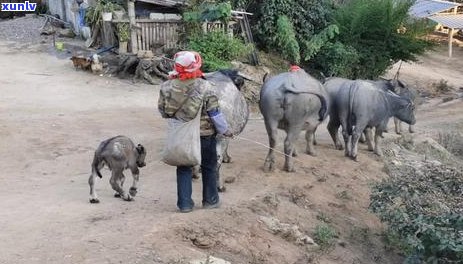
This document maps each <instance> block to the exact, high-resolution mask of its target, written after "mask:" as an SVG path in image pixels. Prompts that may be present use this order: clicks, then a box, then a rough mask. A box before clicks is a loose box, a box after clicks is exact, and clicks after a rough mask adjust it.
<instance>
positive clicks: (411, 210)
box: [370, 163, 463, 263]
mask: <svg viewBox="0 0 463 264" xmlns="http://www.w3.org/2000/svg"><path fill="white" fill-rule="evenodd" d="M391 171H395V172H396V174H392V175H390V178H389V179H387V180H384V181H383V182H382V183H380V184H378V185H377V186H375V187H374V189H373V192H372V194H371V197H370V198H371V203H370V209H371V210H372V211H373V212H375V213H376V214H377V215H378V216H379V218H380V219H381V221H383V222H386V223H388V225H389V232H390V233H391V234H390V237H393V238H394V243H395V244H396V245H400V248H401V249H402V250H404V253H405V254H406V255H407V262H408V263H423V262H425V263H459V262H458V261H461V260H462V259H463V196H462V193H463V174H462V172H461V170H459V169H456V168H452V167H448V166H445V165H435V164H433V163H425V164H424V165H423V166H422V167H420V166H416V165H415V166H409V165H403V167H400V168H397V169H396V170H391ZM397 172H400V173H397Z"/></svg>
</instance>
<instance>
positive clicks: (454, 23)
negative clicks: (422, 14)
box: [428, 15, 463, 28]
mask: <svg viewBox="0 0 463 264" xmlns="http://www.w3.org/2000/svg"><path fill="white" fill-rule="evenodd" d="M428 18H429V19H431V20H434V21H436V22H437V23H440V24H442V25H443V26H445V27H448V28H463V15H435V16H430V17H428Z"/></svg>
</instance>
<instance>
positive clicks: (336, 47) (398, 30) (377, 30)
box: [313, 0, 432, 79]
mask: <svg viewBox="0 0 463 264" xmlns="http://www.w3.org/2000/svg"><path fill="white" fill-rule="evenodd" d="M412 4H413V1H396V0H351V1H349V2H348V3H347V4H345V5H343V6H341V7H340V8H338V9H337V10H336V11H335V13H334V22H335V24H336V25H337V26H338V27H339V35H338V36H337V37H336V38H334V39H333V41H332V44H330V45H327V46H326V47H324V48H323V52H320V53H318V55H317V56H316V57H315V59H314V63H313V64H314V67H316V68H318V69H319V70H321V71H322V72H324V73H327V74H334V75H341V76H343V77H347V78H352V79H356V78H368V79H375V78H377V77H378V76H380V75H382V74H384V72H385V71H386V70H387V69H388V68H389V67H390V66H391V65H393V64H394V63H395V62H397V61H399V60H403V61H414V60H416V58H417V57H416V56H417V55H419V54H422V53H424V52H425V51H426V50H427V49H429V48H431V47H432V43H431V42H430V41H427V40H425V39H424V38H423V36H424V35H426V34H427V33H428V32H429V30H430V27H429V26H428V25H427V24H426V23H423V22H422V21H416V20H413V19H411V18H410V17H409V15H408V10H409V8H410V7H411V5H412ZM336 43H338V44H336ZM341 44H342V45H341ZM355 53H356V55H355ZM339 57H351V58H352V61H344V62H343V65H341V64H337V65H334V64H333V61H332V60H333V58H339ZM347 68H349V69H347Z"/></svg>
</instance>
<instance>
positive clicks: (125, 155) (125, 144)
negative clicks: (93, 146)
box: [88, 136, 146, 203]
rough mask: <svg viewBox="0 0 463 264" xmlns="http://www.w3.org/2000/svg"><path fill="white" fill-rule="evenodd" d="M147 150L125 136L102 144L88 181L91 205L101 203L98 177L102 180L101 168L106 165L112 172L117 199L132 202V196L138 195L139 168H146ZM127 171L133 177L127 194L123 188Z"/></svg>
mask: <svg viewBox="0 0 463 264" xmlns="http://www.w3.org/2000/svg"><path fill="white" fill-rule="evenodd" d="M145 156H146V150H145V148H144V147H143V146H142V145H141V144H138V145H137V146H135V144H133V142H132V140H130V139H129V138H128V137H125V136H117V137H113V138H110V139H107V140H105V141H103V142H101V143H100V145H99V146H98V148H97V150H96V151H95V157H94V158H93V162H92V174H91V175H90V178H89V179H88V184H89V185H90V203H99V202H100V200H98V198H97V195H96V192H95V179H96V176H98V177H100V178H102V177H103V176H102V175H101V173H100V170H101V168H103V166H104V165H105V164H106V165H107V166H108V167H109V169H110V170H111V173H112V175H111V179H110V180H109V182H110V183H111V187H112V188H113V190H115V191H116V194H115V195H114V196H115V197H120V198H122V199H124V200H126V201H132V200H133V199H132V196H135V195H136V194H137V184H138V179H139V173H140V172H139V170H138V167H140V168H141V167H144V166H145V165H146V163H145ZM125 169H130V171H131V172H132V176H133V184H132V187H130V190H129V193H125V192H124V189H122V186H123V185H124V181H125V176H124V174H123V173H122V172H123V171H124V170H125Z"/></svg>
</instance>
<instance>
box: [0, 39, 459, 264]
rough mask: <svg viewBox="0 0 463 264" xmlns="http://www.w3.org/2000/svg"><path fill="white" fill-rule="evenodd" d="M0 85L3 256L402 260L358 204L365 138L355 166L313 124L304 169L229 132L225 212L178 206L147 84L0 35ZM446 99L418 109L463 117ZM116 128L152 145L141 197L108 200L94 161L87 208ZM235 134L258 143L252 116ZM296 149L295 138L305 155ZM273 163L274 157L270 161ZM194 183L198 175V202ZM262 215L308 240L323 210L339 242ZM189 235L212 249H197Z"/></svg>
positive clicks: (367, 174)
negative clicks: (97, 154) (308, 243)
mask: <svg viewBox="0 0 463 264" xmlns="http://www.w3.org/2000/svg"><path fill="white" fill-rule="evenodd" d="M459 73H460V74H461V68H460V71H459ZM0 85H1V86H0V89H1V94H2V96H1V97H0V136H1V141H0V144H1V145H0V156H1V157H2V158H1V163H0V164H1V165H0V171H1V172H2V173H1V176H0V193H2V199H1V200H0V208H2V210H1V211H0V227H1V229H2V230H1V232H0V248H1V250H0V263H2V264H3V263H5V264H10V263H17V264H22V263H24V264H26V263H27V264H35V263H92V264H94V263H102V264H105V263H143V264H145V263H146V264H150V263H188V261H190V260H193V259H195V258H200V257H204V256H206V255H208V254H212V255H214V256H217V257H220V258H223V259H226V260H228V261H230V262H232V263H275V264H276V263H279V264H281V263H308V262H309V261H311V259H312V260H314V259H315V260H316V261H318V262H319V263H375V262H376V263H397V259H400V257H399V256H397V255H394V254H392V253H390V252H387V251H385V250H384V248H383V247H382V244H381V242H380V237H379V234H380V233H381V232H382V226H381V224H380V223H379V221H378V220H377V219H376V217H375V216H374V215H372V214H370V213H369V212H368V211H367V207H368V195H369V185H370V184H371V183H373V182H375V181H378V180H379V179H381V178H383V177H385V174H384V173H383V172H382V163H381V160H380V159H379V158H378V157H376V156H374V155H373V154H371V153H367V152H366V151H365V148H366V147H365V146H363V147H362V150H361V153H360V161H359V162H358V163H355V162H352V161H350V160H348V159H345V158H344V157H343V153H342V152H339V151H336V150H334V149H333V147H332V145H331V141H330V140H329V139H328V135H327V132H326V130H325V129H319V130H320V133H319V135H320V136H319V146H317V150H318V153H319V155H318V156H317V157H309V156H307V155H301V156H299V157H298V159H299V160H300V161H302V164H298V167H297V169H298V171H297V172H296V173H294V174H288V173H284V172H282V171H280V170H278V169H277V171H276V172H275V173H273V174H264V173H263V172H262V170H261V167H262V164H263V160H264V157H265V155H266V150H265V149H264V148H262V147H261V146H259V145H256V144H251V143H249V142H247V141H240V140H235V141H233V142H232V144H231V154H232V156H233V158H234V162H233V163H232V164H227V165H225V166H224V169H223V174H224V175H225V177H227V176H233V177H235V178H236V181H235V182H234V183H232V184H230V185H229V186H228V191H227V192H226V193H224V194H223V195H222V200H223V205H222V207H221V208H220V209H217V210H203V209H200V208H199V207H198V208H196V210H195V211H193V212H192V213H190V214H179V213H177V212H176V207H175V203H176V187H175V186H176V185H175V176H174V175H175V172H174V169H173V168H172V167H169V166H166V165H164V164H161V163H160V162H158V160H159V155H158V153H159V151H160V149H161V144H162V139H163V137H164V133H165V132H164V121H163V120H162V119H161V117H160V115H159V114H158V112H157V109H156V102H157V95H158V91H159V90H158V87H157V86H149V85H143V84H136V85H133V84H132V83H130V82H128V81H125V80H118V79H115V78H107V77H99V76H94V75H91V74H89V73H84V72H82V71H75V70H74V69H73V68H72V66H71V62H70V61H68V60H62V59H57V58H55V57H53V56H50V55H48V54H46V53H37V52H35V53H34V52H24V53H20V52H18V51H14V50H13V49H11V48H10V47H8V46H7V45H6V44H5V43H0ZM451 104H452V105H451V106H447V107H444V108H442V109H438V110H436V111H430V112H425V115H426V116H430V117H432V118H433V120H434V119H435V120H439V121H442V119H441V118H442V115H445V114H448V113H450V112H452V113H455V116H453V117H455V119H456V120H457V121H458V120H459V121H461V120H462V119H463V117H462V116H461V110H462V109H463V104H462V102H461V100H455V101H454V102H452V103H451ZM436 113H439V114H436ZM456 115H458V116H456ZM421 118H423V116H421ZM425 124H426V126H420V125H418V128H419V131H422V130H425V129H426V128H428V127H429V126H431V124H432V121H430V120H427V121H426V123H425ZM324 126H325V125H323V127H324ZM119 134H123V135H127V136H129V137H131V138H133V139H134V141H137V142H140V143H143V144H144V145H145V146H146V148H147V149H148V151H149V152H148V156H147V166H146V167H145V168H143V169H142V170H141V178H140V190H139V195H138V196H137V197H136V200H135V201H134V202H130V203H129V202H124V201H121V200H119V199H115V198H113V197H112V195H113V192H112V191H111V188H110V186H109V183H108V180H109V177H108V171H107V170H104V172H103V173H104V178H103V180H102V181H99V182H98V183H97V191H98V194H99V197H100V200H101V203H100V204H97V205H94V204H90V203H88V184H87V179H88V176H89V172H90V162H91V159H92V156H93V151H94V149H95V148H96V147H97V145H98V143H99V142H100V141H101V140H103V139H105V138H109V137H111V136H114V135H119ZM281 134H282V133H281ZM242 136H243V137H245V138H248V139H251V140H255V141H257V142H262V143H265V144H266V142H267V137H266V133H265V129H264V126H263V122H262V121H261V120H251V121H250V122H249V124H248V126H247V128H246V130H245V131H244V133H243V134H242ZM390 136H393V135H390ZM280 138H282V135H280ZM301 138H302V137H301ZM279 146H280V147H281V141H280V145H279ZM302 146H303V144H302V140H301V144H300V150H301V151H302V150H303V148H302ZM282 163H283V158H282V157H279V158H278V163H277V166H278V168H282ZM129 175H130V174H127V175H126V176H129ZM128 179H129V181H131V178H130V177H129V178H128ZM200 185H201V184H200V182H195V183H194V200H195V201H196V203H197V204H200V201H201V197H200V194H201V191H200V188H201V186H200ZM340 194H345V195H344V196H342V195H341V196H340ZM260 216H273V217H276V218H278V219H280V220H281V221H282V222H286V223H290V224H293V225H298V226H299V228H300V230H301V231H302V232H304V233H307V234H309V235H310V234H311V232H312V231H313V230H314V227H315V226H316V225H317V223H319V222H320V219H324V220H325V221H327V222H328V223H330V224H331V225H333V226H334V227H335V228H336V230H337V232H338V241H340V243H339V244H336V245H335V246H334V248H333V249H332V250H330V251H329V252H326V253H324V254H319V253H317V252H313V251H311V250H306V248H305V247H304V246H300V245H297V244H296V243H293V242H291V241H287V240H285V239H284V238H281V237H279V236H278V235H273V234H271V233H270V232H269V231H268V230H266V228H264V227H263V226H262V224H261V223H260V222H259V221H258V220H259V217H260ZM192 236H196V238H198V237H200V236H202V237H205V238H208V239H210V240H211V241H212V244H211V245H210V247H209V248H208V249H201V248H198V247H195V246H194V245H193V243H192V241H194V240H195V237H192ZM341 242H342V243H341ZM315 256H317V257H316V258H315ZM298 261H299V262H298Z"/></svg>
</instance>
